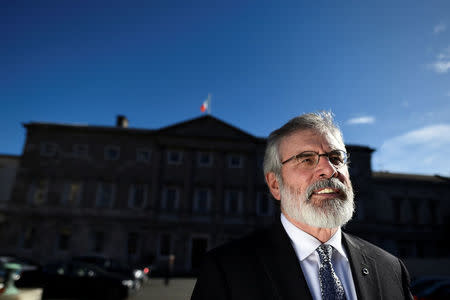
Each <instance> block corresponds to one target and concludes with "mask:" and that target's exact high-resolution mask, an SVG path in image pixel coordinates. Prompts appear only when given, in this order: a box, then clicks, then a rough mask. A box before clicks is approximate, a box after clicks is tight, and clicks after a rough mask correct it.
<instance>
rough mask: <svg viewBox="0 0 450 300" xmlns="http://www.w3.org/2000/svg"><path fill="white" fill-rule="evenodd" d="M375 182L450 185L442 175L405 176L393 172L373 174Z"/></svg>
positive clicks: (447, 178) (448, 180)
mask: <svg viewBox="0 0 450 300" xmlns="http://www.w3.org/2000/svg"><path fill="white" fill-rule="evenodd" d="M372 177H373V178H374V179H375V180H377V179H378V180H403V181H427V182H436V183H450V178H449V177H444V176H440V175H420V174H404V173H391V172H372Z"/></svg>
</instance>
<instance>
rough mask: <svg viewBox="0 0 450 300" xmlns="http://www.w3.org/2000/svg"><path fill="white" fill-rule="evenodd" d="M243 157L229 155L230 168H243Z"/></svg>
mask: <svg viewBox="0 0 450 300" xmlns="http://www.w3.org/2000/svg"><path fill="white" fill-rule="evenodd" d="M242 166H243V162H242V155H239V154H230V155H228V167H229V168H242Z"/></svg>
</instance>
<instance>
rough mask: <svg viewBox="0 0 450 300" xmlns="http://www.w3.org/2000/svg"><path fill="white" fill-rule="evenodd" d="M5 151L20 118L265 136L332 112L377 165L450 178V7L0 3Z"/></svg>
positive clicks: (94, 0)
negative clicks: (212, 124)
mask: <svg viewBox="0 0 450 300" xmlns="http://www.w3.org/2000/svg"><path fill="white" fill-rule="evenodd" d="M0 22H1V24H0V25H1V26H0V42H1V44H0V45H1V47H0V66H1V67H0V101H1V102H0V104H1V108H0V126H1V128H2V130H1V131H0V153H7V154H20V153H21V152H22V147H23V144H24V141H25V129H24V128H23V127H22V125H21V124H22V123H26V122H30V121H42V122H56V123H74V124H90V125H114V122H115V117H116V115H117V114H124V115H126V116H127V117H128V119H129V120H130V126H131V127H137V128H159V127H163V126H167V125H170V124H173V123H176V122H180V121H184V120H187V119H191V118H195V117H198V116H200V115H201V113H200V109H199V108H200V105H201V104H202V102H203V100H204V99H205V98H206V97H207V95H208V93H211V94H212V114H213V115H214V116H216V117H218V118H220V119H222V120H224V121H226V122H229V123H231V124H232V125H234V126H237V127H239V128H241V129H243V130H245V131H247V132H249V133H250V134H253V135H256V136H267V135H268V134H269V133H270V132H271V131H272V130H273V129H275V128H278V127H279V126H281V125H282V124H283V123H284V122H286V121H287V120H288V119H290V118H291V117H294V116H295V115H298V114H301V113H304V112H311V111H317V110H332V111H333V112H334V114H335V116H336V120H337V122H338V123H339V125H340V127H341V129H342V130H343V132H344V138H345V141H346V143H347V144H357V145H366V146H369V147H372V148H374V149H376V152H375V153H374V156H373V168H374V169H375V170H387V171H391V172H407V173H418V174H441V175H445V176H450V159H448V158H449V157H450V150H449V149H450V84H449V83H450V2H449V1H370V2H369V1H264V0H259V1H211V0H210V1H171V0H168V1H98V0H90V1H61V0H55V1H20V0H18V1H1V3H0Z"/></svg>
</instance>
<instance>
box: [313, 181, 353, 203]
mask: <svg viewBox="0 0 450 300" xmlns="http://www.w3.org/2000/svg"><path fill="white" fill-rule="evenodd" d="M324 188H332V189H336V190H339V193H340V194H342V195H343V196H345V197H346V198H347V195H348V188H347V186H345V184H343V183H342V182H340V181H339V179H337V178H334V177H332V178H330V179H323V180H319V181H316V182H314V183H313V184H311V185H310V186H308V188H307V189H306V199H308V200H309V198H310V197H311V195H312V194H313V193H314V191H317V190H321V189H324Z"/></svg>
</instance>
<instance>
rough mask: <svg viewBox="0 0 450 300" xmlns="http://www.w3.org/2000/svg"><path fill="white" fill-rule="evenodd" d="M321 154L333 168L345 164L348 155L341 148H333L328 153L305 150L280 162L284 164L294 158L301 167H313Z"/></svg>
mask: <svg viewBox="0 0 450 300" xmlns="http://www.w3.org/2000/svg"><path fill="white" fill-rule="evenodd" d="M321 156H326V157H328V160H329V161H330V163H331V164H332V165H333V166H334V167H335V168H340V167H342V166H344V165H346V164H347V162H348V155H347V153H346V152H345V151H342V150H333V151H330V152H328V153H324V154H319V153H317V152H314V151H305V152H302V153H300V154H297V155H294V156H292V157H290V158H288V159H286V160H285V161H283V162H282V163H281V164H282V165H284V164H285V163H287V162H290V161H291V160H294V161H295V162H296V163H297V164H298V165H299V166H300V167H301V168H302V169H308V170H310V169H314V168H315V167H316V166H317V165H318V164H319V160H320V157H321Z"/></svg>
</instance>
